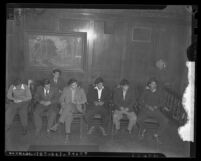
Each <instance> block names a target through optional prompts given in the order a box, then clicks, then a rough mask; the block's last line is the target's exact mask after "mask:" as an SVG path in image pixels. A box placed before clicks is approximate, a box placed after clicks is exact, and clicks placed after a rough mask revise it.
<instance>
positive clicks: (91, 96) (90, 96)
mask: <svg viewBox="0 0 201 161" xmlns="http://www.w3.org/2000/svg"><path fill="white" fill-rule="evenodd" d="M87 101H88V103H89V104H93V103H94V101H95V99H94V94H93V90H92V89H91V88H89V91H88V93H87Z"/></svg>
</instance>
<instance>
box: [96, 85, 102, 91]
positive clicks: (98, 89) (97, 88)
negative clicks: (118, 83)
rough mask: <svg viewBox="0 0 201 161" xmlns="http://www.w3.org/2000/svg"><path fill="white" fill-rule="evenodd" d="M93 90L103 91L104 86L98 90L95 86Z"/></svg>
mask: <svg viewBox="0 0 201 161" xmlns="http://www.w3.org/2000/svg"><path fill="white" fill-rule="evenodd" d="M94 89H97V90H98V91H100V90H103V89H104V86H103V87H102V89H98V87H97V86H95V87H94Z"/></svg>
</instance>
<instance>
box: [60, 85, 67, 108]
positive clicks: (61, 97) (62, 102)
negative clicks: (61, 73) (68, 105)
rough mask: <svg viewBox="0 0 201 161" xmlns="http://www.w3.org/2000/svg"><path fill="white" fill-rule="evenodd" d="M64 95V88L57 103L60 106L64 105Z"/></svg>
mask: <svg viewBox="0 0 201 161" xmlns="http://www.w3.org/2000/svg"><path fill="white" fill-rule="evenodd" d="M65 93H66V88H64V89H63V91H62V94H61V96H60V98H59V102H60V103H61V105H64V104H65V97H66V94H65Z"/></svg>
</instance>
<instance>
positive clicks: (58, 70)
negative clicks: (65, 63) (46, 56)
mask: <svg viewBox="0 0 201 161" xmlns="http://www.w3.org/2000/svg"><path fill="white" fill-rule="evenodd" d="M56 72H59V74H60V75H61V70H60V69H54V70H53V71H52V73H56Z"/></svg>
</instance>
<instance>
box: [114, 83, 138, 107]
mask: <svg viewBox="0 0 201 161" xmlns="http://www.w3.org/2000/svg"><path fill="white" fill-rule="evenodd" d="M113 99H114V104H115V108H116V109H120V107H121V106H123V107H126V108H129V111H134V108H133V107H134V105H135V104H136V94H135V92H134V89H133V88H131V87H129V89H128V91H127V93H126V97H125V100H124V99H123V90H122V88H116V89H115V91H114V97H113Z"/></svg>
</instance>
